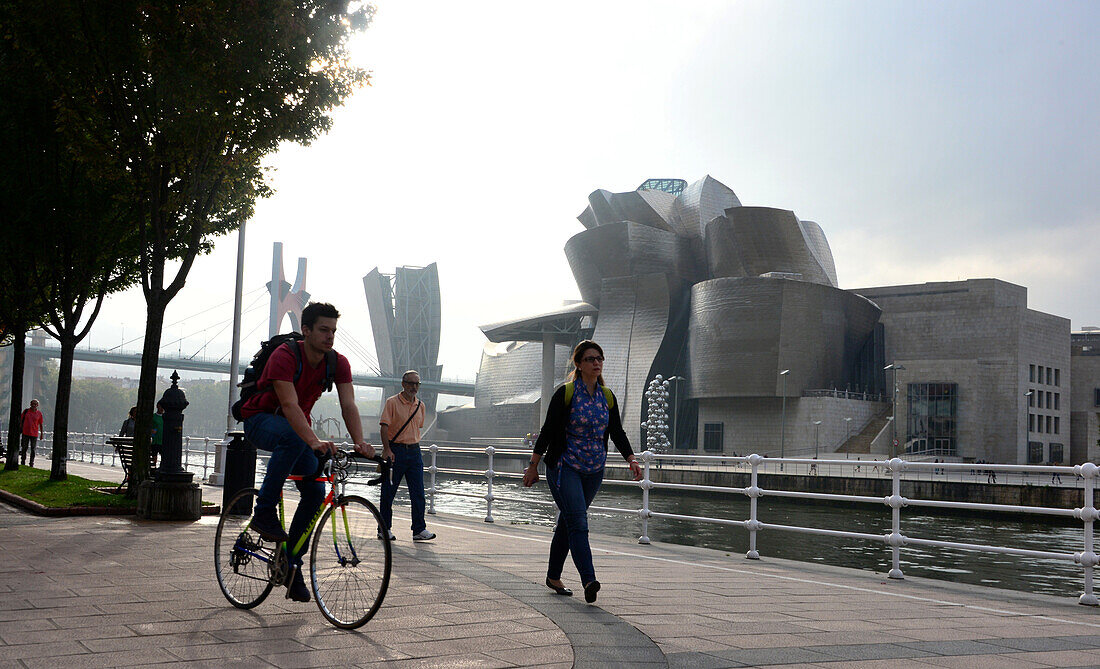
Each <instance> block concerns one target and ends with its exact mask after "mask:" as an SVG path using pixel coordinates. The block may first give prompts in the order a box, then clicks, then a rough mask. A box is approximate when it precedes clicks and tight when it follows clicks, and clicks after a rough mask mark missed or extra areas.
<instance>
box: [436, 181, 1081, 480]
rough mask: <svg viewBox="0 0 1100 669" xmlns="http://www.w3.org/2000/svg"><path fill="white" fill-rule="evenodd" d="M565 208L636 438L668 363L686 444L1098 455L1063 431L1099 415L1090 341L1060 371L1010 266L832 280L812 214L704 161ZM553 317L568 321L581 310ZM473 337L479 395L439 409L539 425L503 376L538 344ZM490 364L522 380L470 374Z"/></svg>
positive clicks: (1039, 318)
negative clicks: (1004, 277) (1002, 270)
mask: <svg viewBox="0 0 1100 669" xmlns="http://www.w3.org/2000/svg"><path fill="white" fill-rule="evenodd" d="M577 219H578V220H579V221H580V223H581V225H582V226H583V230H581V231H580V232H578V233H577V234H575V235H573V236H572V237H571V238H569V240H568V241H567V242H566V244H565V256H566V259H567V261H568V262H569V266H570V268H571V269H572V271H573V274H574V277H575V278H576V281H577V287H578V289H579V291H580V295H581V298H582V300H583V301H584V303H585V305H586V308H587V306H589V305H590V306H591V308H593V309H594V312H590V311H586V312H585V314H586V315H585V318H590V319H594V321H595V329H594V331H593V333H592V338H593V339H594V340H595V341H597V342H598V343H599V344H600V345H601V346H603V348H604V351H605V354H606V358H607V361H606V363H605V365H604V378H605V379H606V381H607V383H608V385H610V386H611V388H612V390H614V391H615V394H616V395H617V396H618V398H619V408H620V410H621V411H622V418H623V426H624V429H625V430H626V432H627V435H628V436H629V437H630V439H631V442H632V443H633V444H634V445H635V446H636V447H638V446H640V445H641V444H642V443H644V440H643V435H642V434H641V428H640V425H641V423H642V422H643V420H644V419H645V414H646V408H647V407H646V399H645V388H646V386H647V384H648V383H649V382H650V381H651V380H652V379H653V378H654V377H655V376H657V375H658V374H659V375H661V376H662V377H664V378H665V379H672V383H671V384H670V386H669V391H670V398H669V399H670V409H669V411H670V414H672V415H673V416H674V417H675V418H674V420H673V421H672V422H673V424H674V425H675V428H674V432H675V434H673V435H671V442H672V447H673V448H674V449H675V450H677V451H681V452H697V453H703V454H708V453H713V454H719V453H722V454H733V453H737V454H742V455H744V454H747V453H753V452H755V453H760V454H763V455H770V456H779V455H781V454H782V455H786V456H788V457H791V456H794V457H812V456H819V455H821V456H823V455H825V454H829V453H834V452H848V453H852V454H858V453H866V454H875V455H876V456H878V457H882V456H887V455H893V454H905V455H906V456H908V457H928V458H934V457H935V458H945V459H952V460H962V461H975V460H985V461H990V462H1020V463H1024V462H1066V463H1068V462H1081V461H1083V460H1084V459H1087V458H1096V457H1097V455H1100V453H1097V452H1096V450H1097V449H1094V448H1093V447H1092V446H1089V447H1088V448H1086V446H1085V445H1084V444H1083V442H1082V441H1081V439H1079V438H1078V437H1075V436H1074V435H1075V434H1076V433H1077V432H1080V433H1081V434H1082V435H1092V434H1095V433H1096V432H1097V428H1096V425H1097V419H1096V410H1095V408H1094V407H1093V406H1092V405H1091V404H1090V405H1089V406H1085V404H1086V402H1085V399H1088V400H1090V401H1092V399H1093V398H1092V397H1091V396H1089V397H1088V398H1086V397H1085V396H1086V395H1089V392H1088V391H1089V389H1092V388H1093V385H1089V386H1088V388H1086V387H1085V386H1084V385H1081V387H1080V388H1078V385H1080V384H1077V383H1076V380H1077V379H1078V374H1079V372H1078V370H1085V369H1088V370H1091V371H1089V372H1088V376H1089V381H1088V383H1089V384H1093V383H1095V392H1096V398H1095V401H1096V402H1097V405H1096V406H1098V407H1100V363H1098V364H1096V365H1092V360H1093V359H1096V360H1100V356H1095V355H1093V356H1092V357H1089V355H1086V353H1087V351H1085V347H1086V346H1092V345H1093V344H1092V343H1089V344H1087V345H1086V344H1082V345H1081V347H1078V348H1075V349H1074V350H1075V353H1074V356H1075V358H1074V364H1073V371H1072V373H1071V365H1070V347H1069V340H1070V334H1069V321H1068V320H1067V319H1065V318H1060V317H1058V316H1052V315H1050V314H1045V313H1041V312H1038V311H1035V310H1032V309H1028V308H1027V290H1026V289H1025V288H1023V287H1021V286H1015V285H1012V284H1009V283H1006V282H1004V281H999V280H996V279H974V280H969V281H957V282H947V283H931V284H923V285H916V286H887V287H878V288H866V289H860V290H843V289H841V288H839V282H838V279H837V269H836V265H835V262H834V260H833V255H832V251H831V249H830V248H829V243H828V240H827V238H826V236H825V232H824V231H823V230H822V228H821V226H819V225H818V224H817V223H814V222H812V221H804V220H801V219H799V218H798V216H796V215H795V213H794V212H792V211H788V210H784V209H776V208H771V207H746V206H743V205H742V203H741V201H740V199H739V198H738V197H737V195H736V194H735V193H734V192H733V191H732V190H731V189H730V188H728V187H727V186H725V185H724V184H722V183H720V182H719V181H717V180H715V179H713V178H712V177H710V176H705V177H703V178H702V179H700V180H698V181H696V182H694V183H692V184H688V183H687V182H685V181H683V180H679V179H649V180H647V181H646V182H644V183H643V184H642V185H641V186H640V187H639V188H638V189H637V190H635V191H631V192H628V193H613V192H610V191H606V190H596V191H594V192H593V193H592V194H591V195H589V197H588V206H587V207H586V208H585V210H584V211H583V212H581V214H580V215H579V216H578V217H577ZM574 308H575V307H574ZM568 314H569V312H568V309H563V310H561V311H560V312H555V313H554V314H552V316H554V317H555V318H559V319H560V318H562V317H565V316H568ZM550 316H551V315H544V316H542V317H528V318H527V319H517V320H516V321H514V322H505V323H502V324H495V325H493V326H486V327H485V328H482V329H483V331H485V333H486V335H487V336H488V337H489V338H490V339H491V340H492V341H494V342H499V343H498V344H497V346H500V345H505V344H506V342H504V339H503V337H505V336H506V333H508V332H510V331H512V330H516V329H517V328H518V327H519V326H520V325H521V324H523V323H527V322H533V321H535V320H540V319H544V318H547V317H550ZM513 326H514V327H513ZM556 327H557V330H556V331H558V332H565V331H569V332H573V331H576V332H577V333H578V334H577V337H576V340H579V339H580V338H581V335H580V332H581V328H580V327H579V321H578V323H574V324H572V325H570V324H569V323H565V322H564V321H562V322H557V324H556ZM570 327H571V328H572V329H569V328H570ZM509 328H511V330H510V329H509ZM517 331H518V330H517ZM517 338H520V337H518V336H517ZM525 338H526V339H527V340H528V341H537V337H534V336H533V335H528V336H526V337H525ZM555 341H556V343H557V344H559V345H564V344H565V341H564V340H562V339H556V340H555ZM574 341H575V340H574ZM534 345H537V344H527V345H524V347H528V346H534ZM563 348H565V347H564V346H563ZM488 350H489V349H488V348H487V353H486V354H485V355H484V356H483V357H482V367H481V372H480V374H479V376H478V381H477V383H478V388H479V391H478V396H477V398H476V401H475V403H474V406H468V407H462V408H460V409H455V410H453V412H452V413H453V415H452V416H449V417H446V419H444V417H441V424H442V425H443V426H445V427H446V426H448V425H453V426H457V425H459V419H460V417H463V416H465V417H466V418H465V419H463V420H467V421H468V419H470V418H471V417H478V416H480V417H483V418H484V419H485V420H481V421H479V422H476V424H477V425H478V426H479V429H480V431H481V433H482V434H483V435H484V436H521V435H523V434H525V433H527V432H533V431H537V430H538V428H539V425H540V423H541V415H540V412H539V411H538V409H537V404H538V402H539V395H541V394H542V393H540V392H539V391H538V390H537V384H535V383H533V382H531V381H530V380H528V381H527V382H524V381H522V380H521V379H520V378H517V377H515V374H516V370H517V369H522V372H521V373H520V377H522V379H528V377H529V375H535V374H538V371H537V370H538V367H537V366H536V365H535V363H534V360H535V353H534V351H533V350H531V351H528V350H522V353H521V349H518V348H517V349H506V350H507V351H509V352H508V353H507V356H514V360H515V364H516V365H517V367H515V368H513V367H511V366H510V365H511V360H509V358H508V357H507V356H505V357H502V354H501V353H499V352H496V353H492V354H490V353H488ZM494 350H499V349H494ZM540 350H541V349H540ZM1091 350H1093V349H1092V348H1089V351H1091ZM554 360H555V362H554V366H553V370H554V372H553V373H554V374H555V375H556V377H555V378H554V379H553V381H554V383H552V384H549V385H547V386H544V387H553V385H555V384H557V383H561V382H562V381H563V380H564V373H565V371H567V370H568V369H569V364H568V360H567V359H566V360H565V361H564V364H563V360H562V358H561V352H560V351H559V352H558V353H557V354H556V355H555V358H554ZM891 365H892V366H891ZM888 366H890V367H889V372H887V371H886V370H885V369H884V368H886V367H888ZM549 368H550V367H549V365H548V363H547V360H544V361H543V365H542V369H544V370H546V369H549ZM504 379H510V381H508V382H507V383H505V384H503V385H505V386H508V387H514V388H516V390H517V392H512V393H506V394H505V395H507V396H504V395H501V396H499V397H498V396H497V394H496V393H488V392H482V390H481V388H482V387H483V386H484V387H485V388H495V387H499V386H501V385H502V382H503V380H504ZM1071 383H1074V385H1073V397H1074V400H1073V404H1072V407H1073V409H1072V414H1073V415H1072V419H1071V402H1070V397H1069V394H1070V391H1071ZM1083 383H1084V382H1083ZM520 389H522V392H519V390H520ZM895 389H896V390H895ZM532 393H534V394H532ZM1029 393H1030V394H1029ZM895 395H896V397H897V402H896V403H895V402H893V399H894V397H895ZM517 405H525V406H526V407H528V409H527V410H526V412H524V411H518V410H517V409H516V408H515V407H516V406H517ZM895 414H896V415H897V421H896V438H897V443H896V444H895V443H894V441H893V437H894V436H895V427H894V423H893V419H894V415H895ZM494 421H495V422H494ZM489 423H492V424H491V425H489ZM1071 437H1072V438H1071ZM1097 438H1098V439H1100V435H1098V436H1097ZM1090 439H1091V437H1090ZM1090 443H1091V442H1090ZM1071 445H1072V446H1071Z"/></svg>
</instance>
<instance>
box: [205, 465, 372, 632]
mask: <svg viewBox="0 0 1100 669" xmlns="http://www.w3.org/2000/svg"><path fill="white" fill-rule="evenodd" d="M352 456H354V457H356V458H363V456H361V455H359V454H358V453H355V452H350V453H349V452H347V451H337V453H336V455H334V456H332V457H331V458H325V459H323V460H322V462H321V466H320V468H319V469H318V473H317V474H316V475H314V476H312V477H303V476H291V477H289V478H288V480H291V481H295V480H301V479H303V478H316V480H318V481H322V482H325V483H329V484H330V485H331V487H330V488H329V491H328V494H327V495H326V496H325V499H324V502H322V504H321V508H320V509H319V510H318V512H317V514H316V515H315V516H314V517H313V519H312V520H311V521H310V524H309V526H308V527H307V528H306V531H305V533H304V534H303V535H302V538H301V539H300V541H299V542H298V544H297V545H296V546H294V547H293V552H292V553H290V555H297V554H299V553H300V552H301V549H302V546H304V545H305V542H306V541H309V540H310V538H311V537H312V540H313V544H312V546H311V548H310V559H309V575H310V579H309V580H310V587H311V589H312V591H313V596H314V599H315V601H316V602H317V606H318V608H320V609H321V614H322V615H324V616H325V618H327V619H328V621H329V622H331V623H332V624H333V625H335V626H336V627H339V628H342V629H356V628H358V627H361V626H363V625H364V624H366V622H367V621H368V620H370V619H371V618H372V617H373V616H374V614H375V613H376V612H377V611H378V608H379V607H380V606H381V605H382V600H383V599H385V597H386V589H387V588H388V587H389V582H390V560H391V549H390V533H389V531H388V529H387V528H386V527H385V525H384V524H383V523H382V517H381V515H379V513H378V509H377V508H375V506H374V504H372V503H371V502H370V501H369V500H367V499H364V498H363V497H359V496H357V495H345V494H344V486H345V483H346V482H347V478H348V476H349V471H348V470H349V465H350V464H351V463H350V457H352ZM364 459H366V458H364ZM370 459H371V460H373V461H375V462H377V463H378V464H379V476H378V477H377V478H375V479H372V480H370V481H368V482H367V485H377V484H378V483H380V482H381V481H382V477H383V476H386V475H387V473H388V472H389V468H390V463H389V462H388V461H386V460H384V459H382V458H381V457H379V456H375V457H374V458H370ZM258 494H259V491H258V490H257V489H255V488H249V489H246V490H242V491H241V492H239V493H237V495H235V496H234V497H233V499H232V501H230V502H229V504H227V505H226V508H225V509H223V510H222V515H221V520H220V521H219V522H218V531H217V534H216V535H215V537H214V569H215V572H216V574H217V577H218V585H219V586H220V587H221V591H222V594H223V595H225V598H226V599H227V600H229V603H230V604H232V605H233V606H235V607H237V608H239V609H251V608H253V607H255V606H257V605H259V604H260V602H262V601H264V599H266V598H267V596H268V594H270V593H271V590H272V589H273V588H274V587H275V586H276V585H283V584H285V583H287V582H288V578H289V577H290V576H292V574H291V573H290V569H291V567H290V559H289V556H288V547H287V545H286V542H278V543H276V542H271V541H267V540H265V539H263V538H261V537H260V535H259V534H258V533H257V532H255V531H254V530H251V529H250V525H251V522H252V501H253V499H254V498H255V497H256V496H257V495H258ZM279 520H280V522H282V523H283V526H284V527H286V520H285V513H284V509H283V499H282V497H281V496H280V498H279ZM315 528H316V530H317V531H316V532H314V529H315ZM322 537H328V538H326V540H324V541H322Z"/></svg>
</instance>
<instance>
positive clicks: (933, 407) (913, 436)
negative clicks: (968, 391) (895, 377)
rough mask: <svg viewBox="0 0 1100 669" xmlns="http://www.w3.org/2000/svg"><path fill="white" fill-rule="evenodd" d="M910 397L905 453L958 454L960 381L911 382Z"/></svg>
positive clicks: (908, 393)
mask: <svg viewBox="0 0 1100 669" xmlns="http://www.w3.org/2000/svg"><path fill="white" fill-rule="evenodd" d="M907 398H908V407H909V411H908V417H907V420H906V437H905V452H906V453H912V454H916V455H957V454H958V453H957V451H956V446H957V440H956V423H957V420H956V419H957V416H958V408H959V384H957V383H910V384H909V386H908V391H907Z"/></svg>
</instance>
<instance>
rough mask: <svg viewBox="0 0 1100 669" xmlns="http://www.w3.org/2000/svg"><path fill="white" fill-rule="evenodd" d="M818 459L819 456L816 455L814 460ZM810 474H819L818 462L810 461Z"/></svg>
mask: <svg viewBox="0 0 1100 669" xmlns="http://www.w3.org/2000/svg"><path fill="white" fill-rule="evenodd" d="M816 459H817V456H816V455H815V456H814V460H816ZM810 476H817V463H816V462H811V463H810Z"/></svg>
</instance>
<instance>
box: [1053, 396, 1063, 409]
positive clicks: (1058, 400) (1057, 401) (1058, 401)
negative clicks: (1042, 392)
mask: <svg viewBox="0 0 1100 669" xmlns="http://www.w3.org/2000/svg"><path fill="white" fill-rule="evenodd" d="M1061 403H1062V393H1054V408H1055V409H1057V408H1058V405H1059V404H1061Z"/></svg>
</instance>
